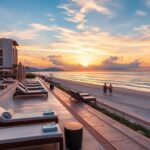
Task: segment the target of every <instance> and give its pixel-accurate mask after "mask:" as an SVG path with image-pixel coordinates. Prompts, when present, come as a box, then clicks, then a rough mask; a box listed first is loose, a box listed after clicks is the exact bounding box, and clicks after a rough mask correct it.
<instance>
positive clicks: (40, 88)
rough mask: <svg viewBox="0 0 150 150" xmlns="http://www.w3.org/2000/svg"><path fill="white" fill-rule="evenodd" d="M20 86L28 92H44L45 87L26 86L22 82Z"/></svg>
mask: <svg viewBox="0 0 150 150" xmlns="http://www.w3.org/2000/svg"><path fill="white" fill-rule="evenodd" d="M19 86H20V87H22V88H25V89H27V90H42V89H44V87H42V86H33V87H30V86H26V85H25V84H23V83H21V82H20V83H19Z"/></svg>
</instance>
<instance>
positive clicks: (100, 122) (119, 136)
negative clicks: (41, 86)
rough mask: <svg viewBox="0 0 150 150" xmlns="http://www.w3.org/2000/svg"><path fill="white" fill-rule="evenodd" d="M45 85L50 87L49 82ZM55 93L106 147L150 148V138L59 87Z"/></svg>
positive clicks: (121, 149)
mask: <svg viewBox="0 0 150 150" xmlns="http://www.w3.org/2000/svg"><path fill="white" fill-rule="evenodd" d="M45 85H46V86H47V87H49V85H48V84H47V83H45ZM53 93H54V95H55V96H56V97H57V98H58V99H59V100H60V102H61V103H62V104H63V105H64V106H65V107H66V108H67V109H68V110H69V111H70V112H71V113H72V114H73V115H74V116H75V117H76V118H77V119H78V120H79V121H80V122H81V123H82V124H83V125H84V126H85V127H86V128H87V129H88V131H90V133H91V134H92V135H93V136H94V137H95V138H96V140H97V141H98V142H99V143H100V144H101V145H103V146H104V147H105V148H106V149H109V146H113V147H111V148H115V149H120V150H129V149H132V150H144V149H145V150H148V149H150V140H149V139H148V138H146V137H144V136H143V135H140V134H139V133H137V132H135V131H133V130H131V129H129V128H127V127H125V126H124V125H122V124H120V123H119V122H117V121H115V120H113V119H111V118H109V117H107V116H106V115H104V114H102V113H101V112H99V111H97V110H95V109H93V108H91V107H90V106H88V105H86V104H84V103H79V102H77V101H72V100H70V96H69V95H68V94H66V93H65V92H63V91H61V90H60V89H58V88H55V90H54V91H53Z"/></svg>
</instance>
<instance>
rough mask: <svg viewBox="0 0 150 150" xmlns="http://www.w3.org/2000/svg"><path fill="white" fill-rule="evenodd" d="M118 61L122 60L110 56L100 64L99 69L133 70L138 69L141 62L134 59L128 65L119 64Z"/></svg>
mask: <svg viewBox="0 0 150 150" xmlns="http://www.w3.org/2000/svg"><path fill="white" fill-rule="evenodd" d="M120 59H122V58H121V57H118V56H110V57H109V58H107V59H106V60H104V61H103V62H102V64H101V66H100V68H102V69H106V70H133V69H138V68H139V67H140V65H141V61H140V60H139V59H135V60H133V61H132V62H131V63H129V64H121V63H119V60H120Z"/></svg>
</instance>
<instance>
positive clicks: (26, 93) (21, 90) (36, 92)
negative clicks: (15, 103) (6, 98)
mask: <svg viewBox="0 0 150 150" xmlns="http://www.w3.org/2000/svg"><path fill="white" fill-rule="evenodd" d="M38 95H44V96H46V97H48V92H47V91H46V90H45V89H42V90H32V91H31V90H27V89H24V88H22V87H20V86H18V87H17V89H16V91H15V93H14V94H13V99H14V98H15V97H16V96H38Z"/></svg>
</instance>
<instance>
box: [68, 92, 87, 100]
mask: <svg viewBox="0 0 150 150" xmlns="http://www.w3.org/2000/svg"><path fill="white" fill-rule="evenodd" d="M69 93H70V96H71V97H70V100H71V99H72V98H75V97H76V96H77V93H79V94H80V95H81V96H90V95H89V93H83V92H77V91H75V90H69Z"/></svg>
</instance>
